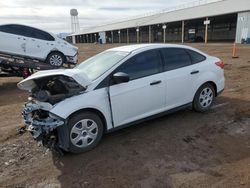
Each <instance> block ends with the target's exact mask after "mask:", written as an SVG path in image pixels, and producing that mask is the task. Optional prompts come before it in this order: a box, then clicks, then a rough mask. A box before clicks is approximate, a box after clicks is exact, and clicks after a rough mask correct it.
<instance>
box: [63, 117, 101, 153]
mask: <svg viewBox="0 0 250 188" xmlns="http://www.w3.org/2000/svg"><path fill="white" fill-rule="evenodd" d="M81 121H82V122H81ZM94 128H96V130H94ZM68 131H69V151H70V152H72V153H83V152H86V151H89V150H91V149H93V148H94V147H96V146H97V144H98V143H99V142H100V140H101V138H102V135H103V123H102V120H101V118H100V117H99V116H98V115H96V114H95V113H92V112H82V113H78V114H76V115H74V116H72V117H71V118H70V119H69V121H68ZM95 131H96V132H95ZM90 137H93V138H90ZM73 140H74V141H73ZM86 144H87V145H86Z"/></svg>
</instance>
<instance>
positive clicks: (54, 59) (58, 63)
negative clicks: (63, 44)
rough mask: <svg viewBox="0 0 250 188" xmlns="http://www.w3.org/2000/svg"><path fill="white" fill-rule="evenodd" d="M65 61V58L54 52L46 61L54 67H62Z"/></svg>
mask: <svg viewBox="0 0 250 188" xmlns="http://www.w3.org/2000/svg"><path fill="white" fill-rule="evenodd" d="M65 61H66V59H65V56H64V55H63V54H62V53H60V52H52V53H50V54H49V55H48V57H47V59H46V63H48V64H50V65H51V66H53V67H62V66H63V64H64V63H65Z"/></svg>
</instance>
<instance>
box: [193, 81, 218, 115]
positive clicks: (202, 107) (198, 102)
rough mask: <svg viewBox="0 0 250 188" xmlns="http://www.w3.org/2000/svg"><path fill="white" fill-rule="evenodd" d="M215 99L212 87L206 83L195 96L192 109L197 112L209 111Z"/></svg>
mask: <svg viewBox="0 0 250 188" xmlns="http://www.w3.org/2000/svg"><path fill="white" fill-rule="evenodd" d="M214 98H215V90H214V87H213V86H212V85H211V84H209V83H206V84H204V85H202V86H201V87H200V88H199V89H198V91H197V92H196V94H195V97H194V101H193V108H194V110H195V111H198V112H205V111H207V110H209V109H210V107H211V106H212V104H213V101H214Z"/></svg>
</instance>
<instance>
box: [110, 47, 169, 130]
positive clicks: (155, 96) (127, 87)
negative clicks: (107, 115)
mask: <svg viewBox="0 0 250 188" xmlns="http://www.w3.org/2000/svg"><path fill="white" fill-rule="evenodd" d="M115 72H124V73H127V74H128V75H129V76H130V81H129V82H128V83H122V84H116V85H112V86H110V98H111V105H112V112H113V120H114V125H115V126H120V125H123V124H127V123H130V122H133V121H136V120H139V119H142V118H145V117H148V116H150V115H153V114H157V113H159V112H161V111H163V109H164V108H165V104H166V103H165V99H166V97H165V96H166V93H165V91H166V90H165V85H164V83H163V73H162V61H161V57H160V53H159V51H158V50H150V51H146V52H142V53H140V54H137V55H135V56H134V57H132V58H131V59H129V60H128V61H127V62H125V63H123V65H122V66H120V67H119V68H118V69H117V70H116V71H115Z"/></svg>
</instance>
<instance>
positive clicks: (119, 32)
mask: <svg viewBox="0 0 250 188" xmlns="http://www.w3.org/2000/svg"><path fill="white" fill-rule="evenodd" d="M118 35H119V43H121V30H119V31H118Z"/></svg>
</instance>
